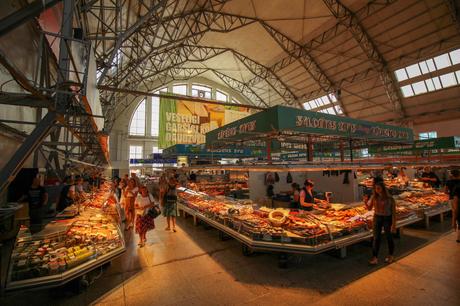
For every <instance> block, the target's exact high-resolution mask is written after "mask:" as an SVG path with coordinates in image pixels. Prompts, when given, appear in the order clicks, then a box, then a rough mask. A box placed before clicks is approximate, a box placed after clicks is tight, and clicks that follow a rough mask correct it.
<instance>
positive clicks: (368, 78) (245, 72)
mask: <svg viewBox="0 0 460 306" xmlns="http://www.w3.org/2000/svg"><path fill="white" fill-rule="evenodd" d="M458 7H459V4H458V1H448V0H396V1H395V0H393V1H392V0H374V1H363V0H342V1H334V0H322V1H320V0H289V1H285V0H250V1H248V0H230V1H226V0H193V1H184V0H160V1H145V0H144V1H140V0H139V1H137V0H112V1H108V0H86V1H83V3H82V6H81V7H80V11H81V12H80V17H81V20H82V21H83V24H84V26H85V28H86V29H85V31H86V33H87V37H88V38H90V39H91V40H92V41H93V43H94V46H95V50H96V57H97V61H98V67H99V73H100V74H101V75H102V77H100V79H99V85H105V86H109V87H117V88H124V89H129V90H145V91H150V90H152V89H154V88H157V87H159V86H160V85H162V84H167V83H170V82H172V81H174V80H181V79H188V78H192V77H195V76H201V77H204V78H207V79H210V80H212V81H214V82H217V83H220V84H222V85H225V86H228V87H231V88H233V89H235V90H238V91H240V92H242V94H243V95H244V96H246V97H247V98H248V100H250V101H252V103H254V104H256V105H262V106H272V105H276V104H285V105H292V106H297V107H300V105H301V104H302V103H304V102H306V101H308V100H311V99H314V98H317V97H320V96H323V95H325V94H327V93H340V94H338V95H337V97H338V103H339V104H340V105H341V106H342V108H343V110H344V113H345V114H346V115H347V116H350V117H355V118H363V119H367V120H373V121H395V122H409V121H411V122H419V121H423V120H426V119H423V118H426V117H427V114H429V113H430V111H432V110H436V114H434V115H433V116H437V118H447V117H449V116H453V114H454V115H456V116H458V110H459V109H460V101H458V99H456V97H458V96H459V94H460V92H459V88H458V87H454V88H451V89H446V90H443V92H442V93H441V94H440V93H439V92H434V93H429V94H425V95H421V96H417V97H411V98H404V97H402V95H401V92H400V89H399V85H398V84H397V81H396V79H395V77H394V74H393V72H394V71H395V70H396V69H398V68H401V67H404V66H406V65H408V64H412V63H415V62H418V61H419V60H420V59H424V58H427V57H431V56H433V55H437V54H439V53H441V52H444V51H449V50H452V49H454V48H458V47H459V46H460V35H459V34H460V30H459V29H460V23H459V19H458V16H459V15H458V13H457V9H458ZM102 93H103V97H104V99H105V109H106V112H110V111H111V110H112V109H114V108H116V107H117V103H118V102H119V101H120V100H121V99H123V98H124V97H125V96H126V95H120V96H118V95H119V94H118V93H117V94H115V93H113V92H110V91H102ZM441 100H442V101H444V102H443V103H447V104H448V105H449V109H452V112H446V111H444V112H442V113H441V112H440V110H438V108H439V104H440V103H441V102H440V101H441ZM446 101H447V102H446ZM433 116H432V118H431V119H433Z"/></svg>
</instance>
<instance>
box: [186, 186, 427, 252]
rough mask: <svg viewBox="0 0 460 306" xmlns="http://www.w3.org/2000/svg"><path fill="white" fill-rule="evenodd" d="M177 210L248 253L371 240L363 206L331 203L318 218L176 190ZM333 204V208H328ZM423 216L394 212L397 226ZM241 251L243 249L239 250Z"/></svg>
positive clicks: (310, 249) (369, 216)
mask: <svg viewBox="0 0 460 306" xmlns="http://www.w3.org/2000/svg"><path fill="white" fill-rule="evenodd" d="M179 198H180V203H179V205H178V209H179V210H180V211H183V212H185V213H187V214H189V215H191V216H193V218H194V221H195V222H197V221H198V220H201V221H203V222H205V223H207V224H209V225H210V226H212V227H214V228H216V229H218V230H219V231H221V232H223V233H225V234H226V235H228V236H231V237H233V238H235V239H237V240H239V241H240V242H241V243H242V244H243V245H244V246H245V247H246V249H247V248H250V249H251V250H263V251H274V252H283V253H301V254H318V253H322V252H325V251H328V250H334V249H340V250H341V254H342V255H344V254H345V248H346V247H347V246H349V245H352V244H355V243H357V242H360V241H362V240H366V239H368V238H370V237H372V219H373V214H372V212H368V211H367V210H366V209H365V208H364V207H362V205H361V206H356V205H351V206H349V207H350V208H348V209H343V208H345V207H347V206H346V205H335V206H336V207H340V208H341V210H334V209H329V210H325V211H322V212H321V213H319V214H315V213H310V212H300V213H299V212H295V211H291V210H287V209H269V208H265V207H261V208H258V207H256V206H255V205H253V203H252V202H251V201H235V200H233V199H228V198H224V197H219V198H217V197H210V196H208V195H206V194H204V193H199V192H194V191H191V190H187V189H180V192H179ZM333 206H334V205H333ZM422 219H423V218H422V217H420V216H419V215H417V214H416V213H415V212H413V211H409V210H407V209H405V208H398V211H397V227H402V226H406V225H409V224H412V223H415V222H418V221H421V220H422ZM244 250H245V248H243V251H244Z"/></svg>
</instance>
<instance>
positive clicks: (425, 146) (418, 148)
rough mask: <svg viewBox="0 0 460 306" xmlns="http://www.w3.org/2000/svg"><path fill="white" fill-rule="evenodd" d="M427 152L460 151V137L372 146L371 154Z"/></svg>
mask: <svg viewBox="0 0 460 306" xmlns="http://www.w3.org/2000/svg"><path fill="white" fill-rule="evenodd" d="M426 150H455V151H457V152H458V150H460V136H452V137H440V138H433V139H423V140H416V141H414V143H412V144H403V145H385V146H371V147H370V148H369V153H370V154H400V153H409V154H412V153H419V152H422V151H426Z"/></svg>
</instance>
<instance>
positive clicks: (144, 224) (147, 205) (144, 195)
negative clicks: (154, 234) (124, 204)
mask: <svg viewBox="0 0 460 306" xmlns="http://www.w3.org/2000/svg"><path fill="white" fill-rule="evenodd" d="M134 207H135V211H136V222H135V223H136V233H137V234H138V235H139V244H138V245H139V247H143V246H144V245H145V242H146V241H147V232H148V231H150V230H153V229H154V228H155V220H154V219H155V217H156V216H158V214H156V215H155V213H153V214H152V213H151V212H150V209H157V208H156V205H155V202H154V200H153V196H152V195H151V194H150V193H149V191H148V190H147V187H145V186H141V187H140V188H139V195H138V196H137V198H136V201H135V204H134Z"/></svg>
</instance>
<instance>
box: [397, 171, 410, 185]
mask: <svg viewBox="0 0 460 306" xmlns="http://www.w3.org/2000/svg"><path fill="white" fill-rule="evenodd" d="M405 170H406V167H401V169H400V170H399V173H398V176H397V179H398V181H399V182H401V184H404V185H407V184H408V183H409V177H408V176H407V175H406V172H405Z"/></svg>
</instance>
